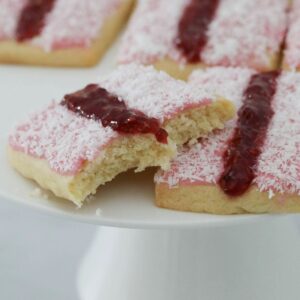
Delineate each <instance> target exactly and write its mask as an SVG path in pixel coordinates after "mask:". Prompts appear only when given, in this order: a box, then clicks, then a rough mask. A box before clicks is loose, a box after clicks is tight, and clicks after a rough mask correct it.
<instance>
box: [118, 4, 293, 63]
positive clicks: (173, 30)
mask: <svg viewBox="0 0 300 300" xmlns="http://www.w3.org/2000/svg"><path fill="white" fill-rule="evenodd" d="M187 3H188V1H185V0H175V1H160V0H141V1H140V2H139V5H138V7H137V10H136V12H135V13H134V16H133V17H132V19H131V21H130V24H129V26H128V29H127V31H126V33H125V35H124V38H123V43H122V46H121V50H120V52H119V62H120V63H128V62H132V61H138V62H140V63H143V64H151V63H153V62H155V61H157V60H159V59H163V58H165V57H167V56H168V57H170V58H171V59H173V60H175V61H177V62H178V63H184V59H183V58H182V57H181V55H180V54H179V52H178V50H177V49H176V47H175V43H174V40H175V38H176V35H177V27H178V24H179V20H180V18H181V15H182V12H183V10H184V8H185V7H186V5H187ZM287 5H288V1H283V0H265V1H261V0H252V1H248V0H239V1H236V0H221V1H220V6H219V8H218V9H217V13H216V16H215V18H214V20H213V21H212V23H211V24H210V27H209V31H208V43H207V45H206V46H205V47H204V49H203V52H202V57H201V60H202V61H203V63H205V64H207V65H223V66H241V67H243V66H244V67H246V66H247V67H253V68H257V69H263V68H267V67H269V66H270V57H269V55H270V54H271V55H275V54H276V53H277V52H278V51H279V49H280V45H281V43H282V41H283V38H284V34H285V30H286V25H287V24H286V23H287V20H286V19H287V14H286V9H287ZM166 11H167V12H168V16H167V17H166Z"/></svg>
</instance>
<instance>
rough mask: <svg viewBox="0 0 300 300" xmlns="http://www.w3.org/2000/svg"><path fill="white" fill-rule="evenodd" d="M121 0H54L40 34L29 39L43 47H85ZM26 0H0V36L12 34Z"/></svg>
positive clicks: (8, 36) (13, 36)
mask: <svg viewBox="0 0 300 300" xmlns="http://www.w3.org/2000/svg"><path fill="white" fill-rule="evenodd" d="M122 1H124V0H109V1H107V0H84V1H82V0H56V1H55V5H54V8H53V10H52V11H51V12H50V13H49V15H48V16H47V17H46V25H45V27H44V29H43V30H42V33H41V35H40V36H38V37H36V38H34V39H33V40H32V41H30V43H32V44H34V45H37V46H40V47H42V48H44V49H45V50H48V51H50V50H52V49H60V48H68V47H88V46H90V45H91V43H92V42H93V40H94V39H95V38H97V36H98V34H99V32H100V30H101V27H102V26H103V24H104V22H105V20H106V18H107V17H108V16H110V15H111V14H113V13H114V12H115V11H116V10H117V9H118V8H119V6H120V5H121V3H122ZM26 3H27V0H0V8H1V9H0V39H1V37H2V38H9V39H14V38H15V27H16V24H17V22H18V16H19V14H20V12H21V10H22V8H23V6H24V5H25V4H26Z"/></svg>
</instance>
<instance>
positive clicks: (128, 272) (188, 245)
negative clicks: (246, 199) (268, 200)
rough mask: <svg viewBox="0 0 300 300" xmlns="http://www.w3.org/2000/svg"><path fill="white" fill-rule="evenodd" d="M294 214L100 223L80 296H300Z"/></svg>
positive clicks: (92, 299) (206, 299)
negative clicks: (201, 223) (225, 221)
mask: <svg viewBox="0 0 300 300" xmlns="http://www.w3.org/2000/svg"><path fill="white" fill-rule="evenodd" d="M299 237H300V231H299V226H298V227H297V224H296V222H295V220H294V219H293V217H287V216H282V217H280V216H275V217H274V218H270V219H268V220H264V221H258V222H254V223H245V224H243V223H241V224H240V225H238V226H237V225H229V226H225V227H199V228H195V229H185V230H180V229H168V230H165V229H164V230H143V229H117V228H105V227H101V228H99V230H98V232H97V234H96V237H95V239H94V241H93V242H92V244H91V246H90V248H89V250H88V252H87V254H86V256H85V257H84V259H83V261H82V263H81V266H80V268H79V272H78V291H79V295H80V300H227V299H228V300H248V299H249V300H269V299H270V300H277V299H278V300H282V299H287V300H297V299H300V277H299V270H300V238H299Z"/></svg>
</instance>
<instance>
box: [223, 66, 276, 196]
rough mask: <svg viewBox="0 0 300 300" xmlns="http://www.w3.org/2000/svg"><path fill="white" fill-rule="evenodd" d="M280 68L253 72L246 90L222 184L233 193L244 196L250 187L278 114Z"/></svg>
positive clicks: (224, 158)
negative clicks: (276, 97)
mask: <svg viewBox="0 0 300 300" xmlns="http://www.w3.org/2000/svg"><path fill="white" fill-rule="evenodd" d="M279 74H280V72H279V71H271V72H265V73H260V74H256V75H253V76H252V77H251V80H250V82H249V85H248V87H247V89H246V90H245V91H244V96H243V105H242V107H241V108H240V110H239V111H238V120H237V125H236V128H235V132H234V134H233V137H232V139H231V140H230V141H229V143H228V146H227V150H226V151H225V153H224V156H223V163H224V171H223V173H222V175H221V177H220V179H219V185H220V187H221V188H222V189H223V191H224V192H225V193H226V194H227V195H229V196H240V195H242V194H243V193H245V192H246V191H247V189H248V188H249V187H250V185H251V183H252V181H253V179H254V177H255V173H256V167H257V160H258V157H259V156H260V154H261V150H262V147H263V145H264V141H265V138H266V135H267V130H268V125H269V123H270V121H271V119H272V117H273V115H274V111H273V109H272V99H273V97H274V95H275V93H276V87H277V78H278V76H279Z"/></svg>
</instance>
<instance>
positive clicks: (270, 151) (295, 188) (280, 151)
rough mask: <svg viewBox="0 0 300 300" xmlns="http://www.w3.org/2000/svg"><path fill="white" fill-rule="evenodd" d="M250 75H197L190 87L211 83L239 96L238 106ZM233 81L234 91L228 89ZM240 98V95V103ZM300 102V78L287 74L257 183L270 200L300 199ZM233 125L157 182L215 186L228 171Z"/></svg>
mask: <svg viewBox="0 0 300 300" xmlns="http://www.w3.org/2000/svg"><path fill="white" fill-rule="evenodd" d="M231 72H232V73H231ZM233 73H236V74H235V78H236V79H237V80H236V81H233V80H234V79H233V78H234V75H233ZM213 74H215V77H214V76H213ZM250 76H251V71H249V70H244V71H243V72H241V70H238V69H237V70H231V71H230V72H228V71H227V70H226V69H222V68H221V69H218V68H212V69H211V70H208V71H206V72H205V71H203V72H201V71H200V72H197V73H195V74H194V75H193V76H192V77H191V84H192V85H195V84H203V85H205V84H206V85H208V86H210V87H209V88H210V89H211V90H214V89H215V90H216V91H218V90H220V91H223V90H224V89H226V90H227V91H228V93H231V92H234V93H233V94H232V96H233V97H231V98H230V99H233V101H234V102H235V103H236V104H237V106H238V107H239V106H240V105H241V99H242V93H243V90H244V89H245V88H246V85H247V82H248V81H249V79H250ZM208 78H210V80H209V81H208V80H207V79H208ZM213 78H215V79H213ZM222 78H223V79H222ZM229 82H231V83H230V85H229V86H230V87H231V88H232V91H230V90H229V86H228V83H229ZM234 85H235V87H236V90H235V91H234ZM219 87H220V89H219ZM238 94H240V96H239V97H238V98H236V96H238ZM299 98H300V74H296V73H283V74H282V75H281V76H280V78H279V80H278V87H277V92H276V95H275V97H274V100H273V109H274V111H275V115H274V117H273V119H272V121H271V123H270V125H269V129H268V134H267V139H266V141H265V145H264V147H263V150H262V154H261V156H260V157H259V161H258V170H257V174H256V178H255V180H254V183H255V184H256V185H257V187H258V188H259V190H260V191H266V192H269V195H270V197H271V196H272V195H273V194H274V193H276V192H278V193H289V194H300V172H299V171H300V123H299V122H298V120H299V118H300V106H299ZM234 126H235V120H233V121H231V122H229V123H228V125H227V127H226V129H225V130H223V131H220V132H218V133H217V134H214V135H212V136H211V137H210V138H209V139H206V140H203V142H202V143H198V144H196V145H194V146H192V147H191V148H190V149H188V148H185V149H183V151H182V152H181V153H180V154H179V156H178V157H177V158H176V159H175V160H174V161H173V162H172V167H171V169H170V171H168V172H162V171H160V172H158V174H157V175H156V178H155V181H156V182H158V183H168V184H169V186H171V187H172V186H176V185H184V184H185V185H189V184H194V185H195V184H197V185H201V184H216V182H217V180H218V178H219V176H220V174H221V172H222V168H223V164H222V155H223V151H224V150H225V147H226V143H227V141H228V140H229V138H230V137H231V135H232V133H233V128H234Z"/></svg>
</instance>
